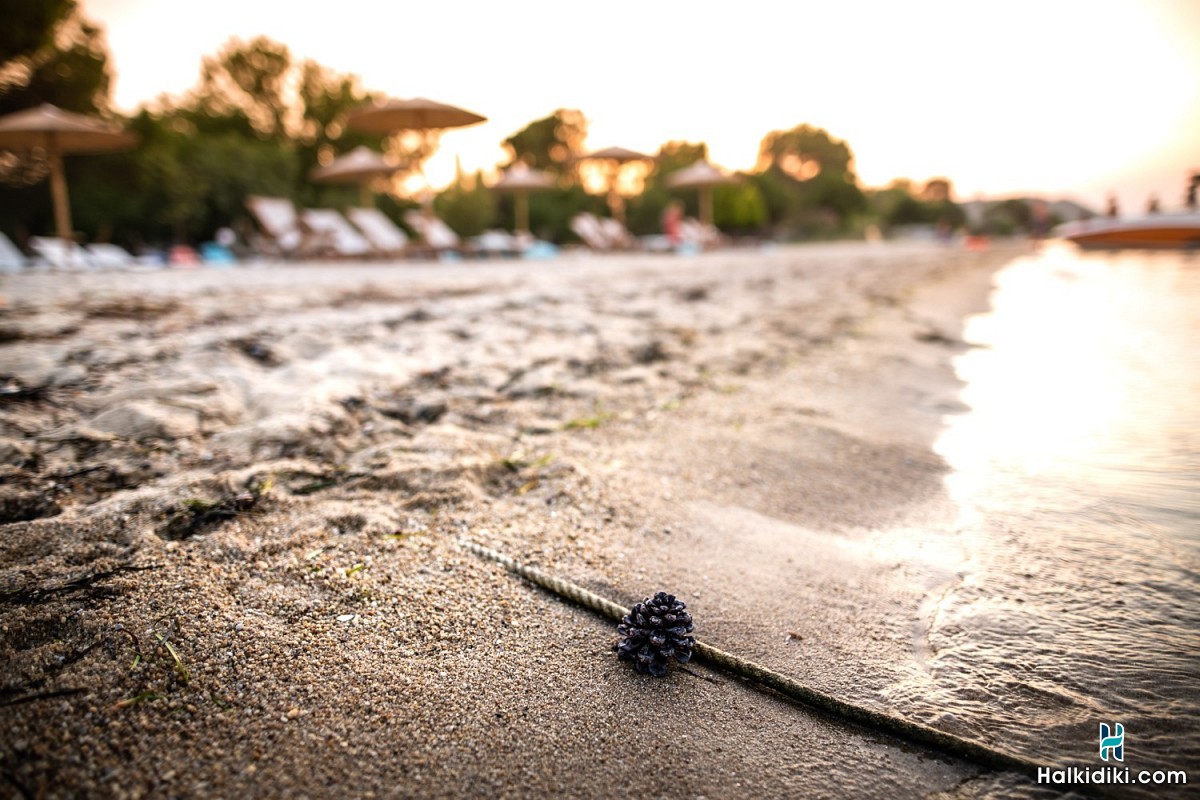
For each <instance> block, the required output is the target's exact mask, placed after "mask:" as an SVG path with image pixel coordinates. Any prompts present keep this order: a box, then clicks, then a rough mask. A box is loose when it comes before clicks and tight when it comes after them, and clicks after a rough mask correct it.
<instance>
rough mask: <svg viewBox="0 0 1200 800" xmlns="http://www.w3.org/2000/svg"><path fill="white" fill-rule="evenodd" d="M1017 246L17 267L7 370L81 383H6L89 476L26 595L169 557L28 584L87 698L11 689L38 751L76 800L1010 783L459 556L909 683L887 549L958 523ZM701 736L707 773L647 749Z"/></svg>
mask: <svg viewBox="0 0 1200 800" xmlns="http://www.w3.org/2000/svg"><path fill="white" fill-rule="evenodd" d="M1019 252H1020V251H1017V250H1014V251H1012V252H1008V251H1004V252H999V251H997V252H991V253H984V254H975V253H963V252H961V251H951V250H946V249H943V248H937V247H928V246H925V247H921V246H898V247H892V246H884V247H874V248H873V247H867V246H818V247H813V248H781V249H780V250H779V251H777V252H773V253H744V252H738V251H731V252H728V253H713V254H708V255H705V256H703V257H700V258H696V259H676V260H664V259H653V258H652V259H638V258H636V257H633V258H627V259H612V260H610V259H580V260H579V261H578V262H572V263H568V264H559V265H541V264H539V265H537V266H536V267H535V266H534V265H527V264H512V265H509V264H501V265H496V266H495V267H492V266H481V265H473V264H464V265H455V266H454V267H452V268H446V267H444V266H442V265H436V266H429V267H426V266H416V267H412V268H410V267H409V266H408V265H405V266H403V267H401V268H399V269H397V270H394V271H388V270H385V269H381V268H379V267H376V266H371V267H368V268H358V267H351V266H342V265H338V266H331V267H328V268H325V267H303V268H290V267H289V268H282V269H281V270H280V271H278V272H277V271H275V270H273V269H264V270H252V271H246V272H242V271H238V272H237V273H236V274H234V275H233V276H234V277H236V278H238V279H239V280H236V281H231V280H230V278H229V277H227V276H223V275H203V276H200V277H198V278H192V277H190V276H191V275H194V274H195V273H186V274H184V275H182V276H178V277H177V276H174V275H164V276H162V277H161V278H159V276H157V275H154V276H151V277H153V278H155V280H150V281H147V280H146V279H145V276H144V274H131V275H128V276H111V277H108V276H105V277H101V276H87V277H86V278H85V279H81V280H79V281H78V282H74V281H72V282H67V285H66V286H65V287H64V285H63V282H58V285H57V286H56V285H55V281H54V280H52V279H51V278H50V277H49V276H45V277H44V279H43V276H37V277H36V279H34V280H31V281H29V282H28V283H27V284H26V285H25V286H17V284H16V283H14V282H7V283H5V284H4V286H3V289H2V291H3V292H4V293H5V294H6V295H7V296H8V297H9V299H10V305H9V313H7V314H6V318H5V321H4V324H5V325H6V326H8V328H7V329H8V330H9V334H8V337H7V338H8V340H9V343H8V344H7V345H4V349H3V350H2V351H0V364H3V363H5V360H4V358H5V356H8V357H9V361H8V363H9V364H11V363H12V362H13V361H14V360H15V361H20V362H22V363H19V364H17V366H18V367H19V368H20V369H21V370H22V374H23V375H24V376H25V377H24V379H23V380H24V381H29V382H30V385H32V384H33V383H36V380H45V381H46V382H47V383H53V382H55V381H59V382H61V387H58V388H53V387H52V388H50V389H47V390H46V392H45V396H46V400H45V401H35V402H30V403H21V404H19V406H20V407H17V405H16V404H8V405H7V406H6V407H5V417H4V420H3V421H4V425H5V430H4V433H3V436H4V443H5V445H6V446H7V447H8V448H9V450H10V451H15V454H14V455H11V456H10V461H9V464H10V466H9V467H8V469H9V470H10V472H9V477H10V478H12V479H14V480H13V483H14V484H15V485H17V486H18V487H19V490H20V491H24V492H25V494H26V495H29V496H33V495H37V494H39V493H42V492H44V491H45V488H44V484H45V481H46V480H47V476H59V477H57V482H58V483H60V484H65V485H66V489H65V491H60V494H59V496H58V499H56V502H57V503H58V504H59V505H60V507H61V508H62V509H63V513H61V514H58V515H56V516H45V517H42V518H40V519H34V520H31V521H26V522H13V523H10V524H9V525H7V526H6V528H5V533H6V537H5V541H4V543H3V544H0V570H2V571H0V586H2V587H3V588H4V589H5V590H6V591H11V590H13V589H18V588H31V587H33V588H39V589H43V590H46V589H52V588H54V587H56V586H60V585H61V582H62V581H63V580H64V579H66V578H68V577H76V576H78V575H80V574H83V573H88V572H95V571H97V570H103V569H112V568H114V567H116V566H119V565H121V564H139V565H150V564H152V565H154V566H155V569H152V570H148V571H145V572H138V573H127V574H122V575H117V576H114V577H112V578H111V579H108V580H105V581H101V582H98V583H96V584H95V585H94V586H92V587H89V588H84V589H81V590H78V591H62V592H58V593H54V594H50V595H45V596H44V598H43V599H41V600H39V601H38V602H34V603H8V604H6V605H4V606H3V607H2V608H0V626H3V629H4V630H5V633H6V635H5V637H4V640H5V643H6V644H5V645H4V649H3V651H2V652H0V663H4V664H5V665H6V672H8V674H11V675H13V676H15V682H16V684H17V687H16V688H22V689H25V688H28V689H29V692H27V694H28V693H30V692H48V691H60V690H65V689H76V688H78V689H83V690H85V693H82V694H79V695H75V696H70V697H62V698H48V699H44V700H37V701H30V702H25V703H21V704H19V705H14V706H11V707H10V709H9V710H10V712H12V713H11V714H10V716H11V717H12V724H11V725H10V726H7V728H6V730H5V731H4V732H3V733H2V734H0V737H2V738H0V741H2V742H3V745H4V751H5V753H6V756H5V760H4V763H3V774H4V775H5V776H6V777H7V779H8V781H9V782H10V783H11V784H13V785H14V786H23V787H26V788H27V789H28V790H30V791H32V792H34V793H36V792H38V791H43V790H44V791H46V793H47V794H48V796H57V795H62V794H68V793H72V792H74V793H83V794H96V793H100V794H111V795H113V796H141V795H143V794H146V793H154V792H162V791H167V792H171V793H175V794H180V795H185V796H201V795H223V796H235V795H243V794H253V795H256V796H282V795H287V794H298V793H303V794H307V795H308V796H313V797H321V796H333V795H341V794H343V793H347V792H348V793H351V794H357V795H361V796H462V795H466V794H478V793H484V794H489V795H502V796H522V795H530V794H539V795H544V794H549V793H571V794H577V795H580V796H606V795H610V794H613V793H616V792H618V791H625V792H633V793H634V794H639V795H658V794H665V793H668V792H669V793H672V794H677V793H683V794H689V795H708V796H711V795H713V794H714V793H716V792H718V791H719V792H721V793H723V794H730V795H733V796H749V795H752V794H758V795H766V796H787V795H791V794H794V793H795V791H797V790H798V789H799V787H801V786H802V787H803V788H804V790H805V791H811V792H812V793H814V794H815V795H817V796H839V795H841V794H842V793H843V791H844V787H845V786H854V787H855V791H856V793H859V794H861V795H862V796H881V797H882V796H893V795H895V794H905V793H917V792H919V791H937V790H938V789H939V788H940V789H942V790H950V789H953V788H954V787H956V786H959V785H960V784H961V783H962V782H963V781H965V780H968V779H971V778H973V777H974V776H975V775H976V770H975V769H974V768H973V767H970V766H969V765H965V764H961V763H956V762H950V761H946V760H945V759H943V758H942V757H940V756H937V755H936V754H931V753H924V752H920V751H914V750H913V749H912V748H910V747H907V746H903V745H897V744H895V743H893V742H892V741H891V740H888V739H886V738H878V737H875V736H874V735H869V734H865V733H864V732H861V731H858V730H855V729H852V728H849V727H846V726H844V725H841V724H839V723H836V722H831V721H828V720H825V719H824V718H821V717H817V716H813V715H811V714H810V713H809V712H807V711H806V710H804V709H802V708H799V707H795V706H791V705H788V704H786V703H782V702H780V701H779V700H777V699H775V698H773V697H770V696H768V695H764V694H761V693H758V692H756V691H754V690H752V689H749V688H748V687H746V686H744V685H742V684H740V683H739V682H737V681H734V680H732V679H729V678H726V677H725V676H722V675H720V674H716V673H709V672H708V671H707V670H704V669H701V668H696V669H695V670H694V671H695V672H696V674H695V675H693V674H689V673H684V672H672V674H671V676H670V677H668V678H667V679H666V680H665V681H658V682H656V681H647V680H645V679H642V678H640V676H636V675H635V674H634V673H633V672H632V671H631V670H628V669H627V668H626V666H625V665H622V664H619V663H618V662H617V661H616V660H615V658H613V657H612V655H611V653H609V652H608V647H609V646H610V645H611V642H612V640H614V639H615V634H613V632H612V631H611V630H610V629H609V627H608V626H607V625H605V624H604V623H601V622H598V621H597V620H596V619H594V618H592V617H591V616H590V615H588V614H587V613H586V612H582V611H580V610H577V609H573V608H570V607H568V606H566V605H564V604H562V603H560V602H558V601H557V600H555V599H553V598H551V597H549V596H548V595H545V594H544V593H541V592H540V591H539V590H536V589H532V588H530V587H528V586H527V585H525V584H524V583H523V582H521V581H519V580H516V579H514V578H512V577H511V576H509V575H507V574H506V573H504V572H503V570H501V569H499V568H497V567H495V565H490V564H486V563H484V562H481V561H479V560H478V559H476V558H475V557H473V556H471V555H470V554H467V553H464V552H463V551H462V550H461V549H459V548H457V547H456V546H455V545H454V540H455V539H456V538H458V537H460V536H462V535H464V534H466V535H470V536H472V538H475V539H476V540H478V541H481V543H483V544H486V545H488V546H492V547H497V548H498V549H501V550H503V551H505V552H506V553H508V554H509V555H512V556H514V557H518V558H521V559H523V560H526V561H531V562H536V563H540V564H541V565H542V566H544V567H546V568H548V569H550V570H551V571H553V572H557V573H559V574H562V575H564V576H566V577H570V578H572V579H574V580H576V581H578V582H580V583H583V584H584V585H587V586H589V588H593V589H595V590H597V591H601V592H602V593H604V594H606V595H608V596H610V597H613V599H616V600H619V601H622V602H624V601H634V600H637V599H640V598H641V596H643V595H646V594H651V593H653V592H654V591H656V590H658V589H660V588H664V589H667V590H668V591H675V592H676V593H677V594H680V596H681V597H683V598H684V599H686V600H687V602H688V604H689V607H690V609H691V610H692V611H693V614H694V616H695V617H696V620H697V631H698V633H699V635H701V636H702V637H703V638H705V639H706V640H707V641H710V642H712V643H713V644H716V645H718V646H721V647H725V648H726V649H730V650H735V651H737V652H739V654H740V655H744V656H746V657H749V658H754V659H756V660H761V661H762V662H763V663H765V664H766V665H767V666H770V667H772V668H775V669H779V670H780V671H783V672H786V673H788V674H793V675H798V676H812V682H813V683H814V685H817V684H819V685H820V688H823V689H825V690H827V691H833V692H835V693H839V692H840V693H843V694H845V695H846V696H848V697H851V698H854V699H858V700H860V701H862V702H868V703H873V704H878V703H879V695H878V693H879V691H881V690H882V688H884V687H885V686H886V684H887V683H888V682H889V681H890V680H894V679H895V678H896V677H897V676H898V675H902V674H903V673H904V672H905V671H906V670H911V669H914V668H915V667H914V666H913V655H912V635H911V630H910V626H911V624H912V622H911V620H910V618H909V614H910V613H916V610H917V607H918V606H919V603H920V599H921V598H920V596H918V593H916V592H914V590H913V588H912V586H903V587H897V586H896V585H894V584H895V581H894V580H893V579H892V578H891V577H890V576H889V570H890V569H891V566H890V564H884V563H882V562H880V561H879V559H878V558H877V557H873V556H872V555H871V554H872V553H877V552H878V550H879V547H880V537H881V536H885V535H887V534H889V533H890V532H895V531H901V530H902V529H903V527H904V526H905V525H918V524H919V525H932V526H939V525H946V524H947V520H948V519H949V515H950V514H951V509H950V508H949V507H948V506H947V503H948V499H947V498H946V497H945V495H944V490H943V487H942V476H943V475H944V469H945V468H944V465H942V464H941V462H940V459H938V458H937V457H936V456H935V455H933V453H932V451H931V450H930V446H931V444H932V442H933V439H934V437H935V436H936V433H937V430H938V428H939V426H940V419H941V416H942V415H943V414H945V413H948V412H952V411H953V410H954V408H955V406H954V404H955V403H956V402H957V400H956V397H955V393H956V388H957V385H956V383H955V380H954V377H953V373H952V370H951V369H950V358H951V356H952V355H953V354H954V352H956V350H957V349H958V348H960V347H962V345H961V342H959V341H958V339H959V332H960V331H959V328H958V327H957V325H958V324H960V322H961V320H962V319H963V318H965V316H966V315H967V314H969V313H970V312H972V311H977V310H982V308H980V303H981V302H985V301H986V288H987V286H988V280H989V279H990V275H991V274H992V272H993V271H994V270H995V269H997V268H999V267H1000V266H1002V265H1003V263H1005V262H1006V261H1007V260H1008V259H1009V258H1011V257H1012V256H1013V255H1016V254H1018V253H1019ZM299 270H306V271H307V272H306V273H305V274H307V275H308V276H309V277H310V278H312V280H311V281H309V282H308V285H306V286H297V285H295V283H294V280H295V279H294V275H295V274H296V273H297V272H298V271H299ZM243 275H246V276H249V277H248V278H246V279H245V280H241V278H242V276H243ZM169 279H173V280H169ZM222 282H226V283H229V284H231V285H228V286H222V285H221V284H222ZM232 284H237V286H236V287H235V286H233V285H232ZM133 285H137V286H138V294H137V295H136V296H134V295H130V294H129V293H128V289H129V288H130V287H131V286H133ZM14 287H17V288H18V289H20V290H21V291H15V290H14ZM246 292H251V294H250V295H249V296H245V294H244V293H246ZM135 299H136V300H137V301H138V302H133V301H134V300H135ZM22 332H25V334H27V335H23V334H22ZM14 335H16V336H18V337H23V338H16V339H14V338H13V336H14ZM14 342H16V344H15V345H14ZM14 351H19V352H17V353H16V355H17V356H19V357H20V358H15V357H14ZM64 372H65V373H66V374H65V375H64V374H63V373H64ZM72 381H74V382H72ZM23 385H25V384H24V382H23ZM47 401H48V402H49V406H48V407H47V406H46V404H45V403H46V402H47ZM39 403H41V404H39ZM18 431H24V432H26V433H25V435H24V436H23V437H20V438H18V437H17V436H14V432H18ZM13 460H16V461H18V463H20V464H22V466H17V467H13V466H12V461H13ZM101 464H107V465H108V466H107V467H104V468H101V467H100V465H101ZM92 468H95V469H92ZM14 469H15V470H16V471H15V472H14V471H13V470H14ZM80 469H84V470H91V471H89V472H86V473H83V474H81V475H77V476H73V477H71V478H66V479H64V478H62V477H61V476H63V475H66V474H68V473H70V472H72V471H74V470H80ZM796 476H806V480H805V481H804V482H803V484H802V485H799V486H798V485H797V480H796ZM6 491H8V492H10V493H11V489H10V490H6ZM239 498H241V499H240V500H239ZM7 499H8V500H11V497H9V498H7ZM13 507H18V508H19V507H20V506H19V505H17V506H13ZM33 510H34V511H36V510H37V509H33ZM43 510H45V509H43ZM880 532H883V533H882V534H881V533H880ZM798 554H803V559H796V556H797V555H798ZM789 559H796V560H794V561H793V562H792V563H789ZM938 579H940V576H937V575H927V576H921V580H922V581H927V582H930V583H936V580H938ZM918 583H920V581H918ZM848 585H857V586H860V587H868V588H869V587H871V586H875V585H878V587H879V589H880V592H881V593H882V595H883V596H885V597H887V598H888V600H889V601H892V600H895V601H897V602H899V603H902V604H903V605H902V606H901V608H902V609H905V610H904V611H903V613H901V614H894V613H893V614H885V613H876V612H877V611H878V610H877V609H873V608H866V609H864V608H862V607H860V606H858V605H857V604H856V601H855V600H856V598H857V596H858V595H857V594H855V595H849V594H846V593H845V591H844V589H845V587H846V586H848ZM784 599H786V601H784ZM909 606H911V607H909ZM118 626H120V627H118ZM168 642H169V643H171V647H170V648H168V647H166V643H168ZM868 643H869V646H868ZM135 662H136V665H135V666H133V667H131V666H130V665H131V664H134V663H135ZM59 665H61V666H59ZM185 676H186V677H185ZM35 685H36V686H35ZM10 688H13V687H10ZM20 696H21V695H13V694H10V697H20ZM139 698H140V699H139ZM64 732H65V735H64ZM656 742H657V743H659V744H658V745H656V744H654V743H656ZM666 743H670V745H671V747H674V748H678V749H679V750H680V751H681V752H682V753H684V754H686V757H684V758H681V759H679V760H674V759H672V760H670V762H669V763H666V764H664V763H661V762H660V761H654V762H651V763H648V762H646V761H644V760H643V759H641V758H630V757H629V755H628V754H629V753H630V752H631V751H640V750H642V749H645V748H650V749H653V748H654V747H661V746H665V744H666ZM1011 780H1014V778H1013V776H1005V775H991V776H988V777H987V778H980V779H977V780H976V781H975V782H976V783H977V784H980V788H978V789H977V790H978V791H981V792H982V791H986V787H991V789H992V790H995V787H996V786H1005V785H1007V784H1005V783H1004V781H1011ZM997 781H999V782H1000V783H996V782H997ZM889 782H890V783H889ZM871 786H874V789H871V788H869V787H871Z"/></svg>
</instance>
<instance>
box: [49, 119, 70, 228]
mask: <svg viewBox="0 0 1200 800" xmlns="http://www.w3.org/2000/svg"><path fill="white" fill-rule="evenodd" d="M46 158H47V159H48V160H49V162H50V194H51V197H52V199H53V201H54V228H55V230H56V231H57V233H58V238H60V239H62V240H64V241H72V240H74V238H75V235H74V233H72V231H71V203H70V200H69V198H68V196H67V176H66V174H65V173H64V170H63V160H62V153H61V152H59V149H58V140H57V138H56V137H55V135H54V134H50V135H49V136H47V137H46Z"/></svg>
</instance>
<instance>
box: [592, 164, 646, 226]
mask: <svg viewBox="0 0 1200 800" xmlns="http://www.w3.org/2000/svg"><path fill="white" fill-rule="evenodd" d="M578 160H580V161H604V162H606V163H607V164H608V180H607V186H608V207H609V208H610V209H612V212H613V216H614V217H615V218H616V219H618V220H620V221H621V222H622V223H624V222H625V201H624V198H622V197H621V195H620V193H619V192H618V191H617V176H618V175H619V174H620V172H621V167H623V166H624V165H626V164H629V163H633V162H638V161H653V160H654V157H653V156H648V155H646V154H645V153H639V152H638V151H636V150H630V149H628V148H625V147H605V148H604V149H603V150H596V151H594V152H591V153H588V154H587V155H585V156H580V157H579V159H578Z"/></svg>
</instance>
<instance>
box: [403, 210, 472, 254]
mask: <svg viewBox="0 0 1200 800" xmlns="http://www.w3.org/2000/svg"><path fill="white" fill-rule="evenodd" d="M404 222H405V223H406V224H407V225H408V227H410V228H412V229H413V230H414V231H415V232H416V234H417V236H419V237H420V239H421V244H423V245H424V246H425V247H426V248H427V249H429V250H432V251H433V252H434V253H436V254H439V255H442V254H445V253H450V252H461V251H462V249H463V246H462V240H461V239H459V238H458V234H457V233H455V232H454V231H453V230H452V229H451V228H450V226H449V225H447V224H446V223H445V222H443V221H442V220H440V219H438V218H437V217H435V216H434V215H433V214H430V213H427V212H424V211H409V212H407V213H406V214H405V215H404Z"/></svg>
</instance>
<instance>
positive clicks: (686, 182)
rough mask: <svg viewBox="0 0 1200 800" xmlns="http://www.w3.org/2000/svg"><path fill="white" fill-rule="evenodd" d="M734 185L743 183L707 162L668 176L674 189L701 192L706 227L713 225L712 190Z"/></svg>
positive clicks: (701, 212)
mask: <svg viewBox="0 0 1200 800" xmlns="http://www.w3.org/2000/svg"><path fill="white" fill-rule="evenodd" d="M734 183H741V179H740V178H737V177H734V176H733V175H726V174H725V173H724V172H721V171H720V170H719V169H717V168H716V167H714V166H713V165H712V164H709V163H708V162H707V161H697V162H696V163H695V164H692V165H691V166H690V167H684V168H683V169H681V170H679V171H678V172H673V173H671V174H670V175H668V176H667V185H668V186H670V187H672V188H675V189H698V190H699V191H700V221H701V222H703V223H704V224H705V225H711V224H712V219H713V211H712V188H713V187H714V186H728V185H730V184H734Z"/></svg>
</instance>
